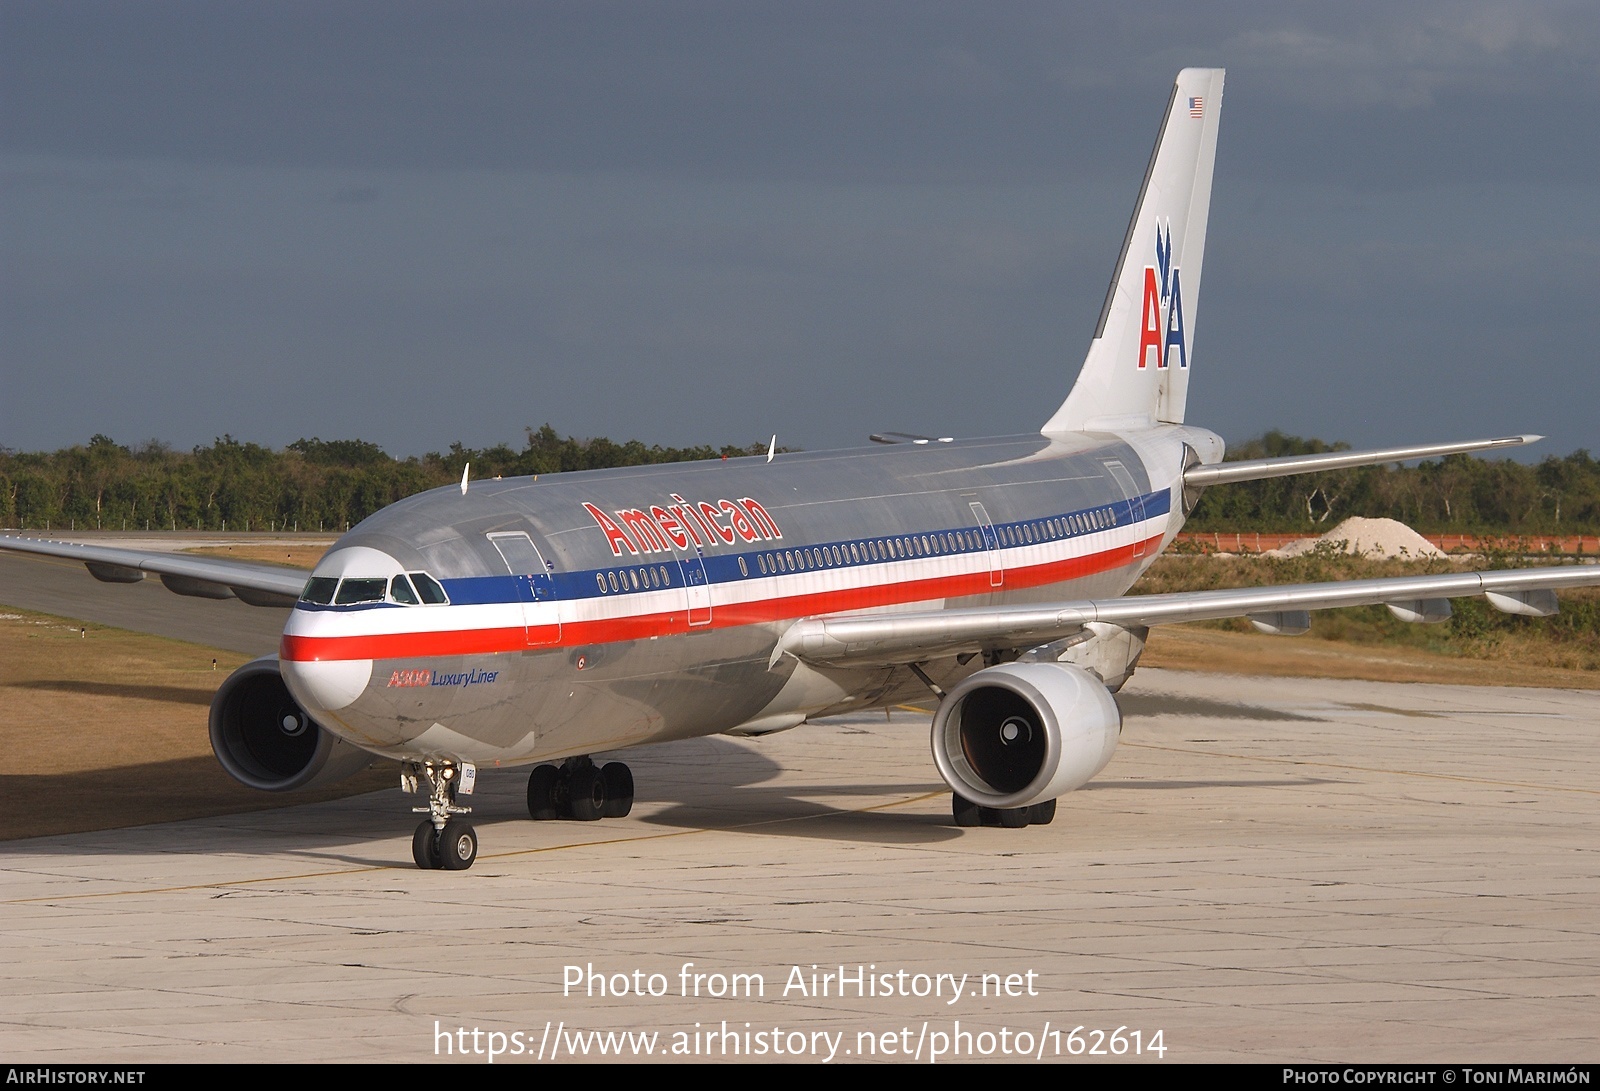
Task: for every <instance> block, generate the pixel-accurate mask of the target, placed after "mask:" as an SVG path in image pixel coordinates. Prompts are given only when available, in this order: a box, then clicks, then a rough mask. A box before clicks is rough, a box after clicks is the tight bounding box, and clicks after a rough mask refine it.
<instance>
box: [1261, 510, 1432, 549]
mask: <svg viewBox="0 0 1600 1091" xmlns="http://www.w3.org/2000/svg"><path fill="white" fill-rule="evenodd" d="M1323 543H1327V545H1329V546H1331V547H1332V548H1334V549H1337V550H1338V551H1339V552H1341V553H1350V554H1354V555H1356V556H1367V557H1442V556H1444V554H1443V553H1442V552H1440V551H1439V550H1438V549H1437V548H1436V547H1435V546H1434V545H1433V543H1431V542H1429V541H1428V539H1426V538H1424V537H1423V536H1422V535H1420V534H1418V533H1417V532H1416V531H1414V530H1412V529H1411V528H1410V527H1408V526H1406V525H1405V524H1404V523H1400V522H1396V521H1395V520H1393V519H1363V518H1360V517H1359V516H1357V517H1354V518H1350V519H1346V520H1345V521H1344V522H1342V523H1340V524H1339V525H1338V526H1336V527H1334V528H1333V529H1332V530H1330V531H1328V533H1326V534H1324V535H1323V536H1322V537H1320V538H1303V539H1301V540H1300V541H1298V542H1290V543H1289V544H1288V545H1286V546H1284V547H1283V548H1282V549H1278V550H1272V551H1271V553H1272V554H1275V555H1277V556H1280V557H1298V556H1299V555H1300V554H1302V553H1309V552H1311V551H1312V550H1314V549H1317V548H1318V547H1319V546H1322V545H1323Z"/></svg>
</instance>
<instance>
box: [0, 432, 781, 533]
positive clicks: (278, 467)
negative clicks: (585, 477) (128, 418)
mask: <svg viewBox="0 0 1600 1091" xmlns="http://www.w3.org/2000/svg"><path fill="white" fill-rule="evenodd" d="M766 450H767V446H766V444H764V443H753V444H750V445H749V446H745V447H740V446H735V445H731V444H730V445H725V446H722V447H710V446H704V447H661V446H646V445H645V444H643V443H641V442H639V441H638V440H630V441H628V442H626V443H615V442H613V441H612V440H609V439H605V438H603V437H602V438H598V439H575V438H573V437H572V436H566V437H562V436H560V435H558V434H557V433H556V431H555V429H553V428H551V427H550V426H549V425H545V426H544V427H543V428H540V429H538V430H534V429H531V428H530V429H529V430H528V434H527V443H526V444H525V445H524V446H523V448H522V449H521V450H520V451H519V450H515V449H513V448H512V447H511V446H510V445H509V444H506V443H501V444H498V445H496V446H494V447H486V448H483V449H481V450H476V449H473V448H470V447H464V446H462V445H461V444H460V443H452V444H451V445H450V449H449V450H448V451H445V452H442V453H441V452H437V451H431V452H429V453H428V454H425V455H423V456H422V457H421V458H416V457H411V458H404V459H400V458H393V457H391V456H390V455H388V454H387V453H385V452H384V450H383V448H381V447H379V446H378V445H377V444H375V443H368V442H366V441H365V440H359V439H350V440H324V439H318V438H313V439H301V440H296V441H295V442H294V443H291V444H289V445H288V446H287V447H285V448H284V449H283V450H281V451H275V450H273V449H272V448H270V447H263V446H261V445H259V444H255V443H242V442H240V441H239V440H236V439H234V438H233V437H232V436H228V435H224V436H222V437H221V438H219V439H218V440H216V442H214V443H212V444H210V445H209V446H201V447H196V448H194V449H193V450H192V451H175V450H173V449H172V448H171V447H169V446H167V445H166V444H164V443H160V442H157V441H151V442H148V443H144V444H140V445H137V446H133V447H128V446H124V445H122V444H119V443H117V442H116V441H115V440H113V439H111V438H110V437H108V436H104V435H96V436H95V437H94V438H92V439H91V440H89V442H88V443H87V444H84V445H82V446H76V447H68V448H66V449H64V450H60V451H54V452H19V451H12V450H9V449H6V448H0V526H7V527H16V528H20V529H25V530H74V529H75V530H96V529H101V530H147V529H148V530H269V531H275V530H289V531H295V530H299V531H311V530H329V531H342V530H346V529H348V528H349V527H351V526H353V525H355V524H356V523H359V522H360V521H361V520H362V519H365V518H366V517H367V516H369V515H371V514H372V513H373V512H375V511H378V510H379V509H381V508H384V507H387V506H388V505H389V504H392V503H394V502H395V501H397V500H401V499H404V498H405V497H407V496H411V495H413V494H414V493H419V492H422V491H424V490H426V489H432V488H437V487H438V486H440V485H448V484H452V483H453V482H457V481H460V480H461V473H462V471H463V469H465V467H466V465H467V463H469V462H470V463H471V464H472V476H473V477H474V478H486V477H515V476H523V475H528V474H549V473H565V472H568V471H572V470H595V469H602V468H605V467H612V466H644V465H650V464H653V463H660V462H689V461H693V460H697V459H710V458H723V457H734V456H738V455H753V454H765V453H766Z"/></svg>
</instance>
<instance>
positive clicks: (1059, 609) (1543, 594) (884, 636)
mask: <svg viewBox="0 0 1600 1091" xmlns="http://www.w3.org/2000/svg"><path fill="white" fill-rule="evenodd" d="M1596 585H1600V565H1576V566H1574V565H1566V566H1562V567H1557V568H1519V569H1510V570H1506V571H1496V572H1461V573H1446V574H1443V575H1436V576H1397V577H1392V578H1385V579H1375V580H1348V581H1344V582H1340V583H1304V584H1282V585H1278V586H1273V587H1243V588H1238V589H1233V590H1224V591H1179V592H1173V593H1170V594H1162V595H1126V596H1123V597H1121V598H1110V599H1084V600H1081V601H1077V602H1060V603H1040V604H1030V605H1020V606H1000V607H992V608H983V607H979V608H973V609H960V610H941V611H937V612H929V613H904V614H859V615H836V616H832V617H809V618H801V619H799V620H798V621H796V622H795V623H794V624H793V625H791V626H790V627H789V628H788V629H787V630H785V632H784V634H783V636H782V638H780V640H779V641H778V646H777V648H776V649H775V650H774V652H773V657H772V662H773V663H774V664H775V663H777V661H778V657H779V656H781V655H784V654H788V655H792V656H794V657H795V658H797V659H801V660H804V661H806V662H809V663H816V664H832V665H837V666H843V665H846V664H849V665H863V664H902V663H915V662H920V661H922V660H925V659H931V658H935V657H938V656H943V655H955V654H960V653H963V652H977V651H985V650H991V649H998V648H1031V647H1037V646H1038V645H1041V644H1048V643H1050V642H1051V641H1054V640H1060V639H1062V638H1064V637H1068V636H1072V635H1074V634H1076V633H1078V632H1080V631H1081V630H1082V629H1083V627H1084V626H1085V625H1087V624H1089V623H1090V622H1103V623H1109V624H1112V625H1119V626H1122V627H1124V628H1133V627H1148V626H1153V625H1170V624H1173V623H1176V622H1181V621H1212V620H1216V619H1218V618H1230V617H1248V618H1250V619H1251V620H1252V621H1253V622H1255V624H1256V627H1257V628H1260V629H1262V630H1263V631H1266V632H1275V633H1283V634H1286V635H1294V634H1297V633H1301V632H1304V631H1305V630H1306V628H1307V627H1308V626H1309V624H1310V622H1309V618H1308V616H1307V613H1306V612H1307V611H1310V610H1331V609H1335V608H1338V607H1341V606H1371V605H1375V604H1377V603H1384V604H1387V605H1388V606H1389V607H1390V609H1392V610H1394V612H1395V613H1396V614H1397V615H1398V616H1400V617H1402V618H1405V619H1406V620H1411V621H1440V620H1443V619H1444V618H1446V617H1448V616H1449V604H1448V600H1449V599H1452V598H1463V597H1466V596H1469V595H1484V596H1486V597H1487V598H1488V599H1489V601H1490V603H1491V605H1493V606H1495V607H1496V608H1497V609H1500V610H1503V611H1506V612H1508V613H1518V614H1527V615H1530V616H1534V617H1543V616H1547V615H1549V614H1553V613H1555V612H1556V598H1555V592H1556V591H1557V590H1558V589H1561V588H1568V587H1590V586H1596Z"/></svg>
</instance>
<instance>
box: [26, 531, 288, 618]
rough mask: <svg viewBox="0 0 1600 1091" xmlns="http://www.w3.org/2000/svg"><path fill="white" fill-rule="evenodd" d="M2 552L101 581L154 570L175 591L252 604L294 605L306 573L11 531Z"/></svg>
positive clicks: (129, 579) (135, 577) (132, 579)
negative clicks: (70, 566)
mask: <svg viewBox="0 0 1600 1091" xmlns="http://www.w3.org/2000/svg"><path fill="white" fill-rule="evenodd" d="M0 550H6V551H9V552H13V553H32V554H35V555H37V556H44V557H61V558H65V559H67V560H71V561H80V562H82V563H83V564H84V566H85V567H87V568H88V569H89V574H90V575H92V576H94V578H95V579H97V580H101V581H103V582H105V583H138V582H139V581H140V580H142V579H144V578H145V575H146V574H147V573H152V574H154V575H156V576H159V577H160V579H161V582H162V583H163V584H165V585H166V587H167V589H168V590H169V591H173V592H176V593H177V594H180V595H192V596H194V597H196V598H204V599H226V598H237V599H240V600H242V601H244V602H247V603H249V604H250V605H251V606H278V607H285V606H293V605H294V603H295V600H296V599H297V598H299V597H300V592H301V590H302V589H303V588H304V587H305V585H306V579H307V577H308V573H305V572H299V571H296V570H294V569H290V568H280V567H278V566H277V565H271V564H254V563H252V562H250V561H231V560H227V559H226V558H222V557H195V556H189V555H185V554H181V553H151V552H146V551H144V550H139V549H116V548H114V547H111V546H91V545H78V544H76V543H74V542H52V541H46V540H42V539H38V538H22V537H18V536H17V535H14V534H0Z"/></svg>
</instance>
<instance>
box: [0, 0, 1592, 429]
mask: <svg viewBox="0 0 1600 1091" xmlns="http://www.w3.org/2000/svg"><path fill="white" fill-rule="evenodd" d="M1597 43H1600V9H1597V8H1596V7H1595V6H1594V5H1592V4H1577V3H1572V4H1538V3H1524V4H1515V5H1513V4H1488V3H1476V4H1475V3H1420V4H1410V5H1404V6H1396V5H1389V4H1378V3H1352V4H1340V5H1329V4H1326V3H1319V4H1265V3H1260V4H1236V5H1227V6H1225V7H1211V6H1205V5H1188V4H1177V3H1170V4H1158V5H1138V6H1124V7H1111V6H1097V5H1076V4H1047V3H1031V4H1030V3H1016V4H1007V5H1005V6H1003V7H1001V8H998V9H996V8H979V7H977V6H974V5H970V4H954V3H952V4H935V3H916V4H870V5H863V4H859V3H848V4H847V3H812V4H805V5H796V4H788V3H783V4H779V3H773V4H753V3H745V2H739V3H673V4H646V3H626V4H616V3H602V2H596V0H584V2H581V3H570V4H557V3H541V4H538V5H526V4H510V3H504V4H496V3H483V4H469V3H458V4H450V5H439V4H434V3H414V4H407V3H393V2H386V3H328V2H323V3H317V4H303V3H273V4H254V3H252V4H226V5H217V4H209V3H170V2H169V3H162V2H150V3H140V4H127V3H123V2H107V3H76V2H62V3H52V4H36V3H20V2H15V0H9V2H0V230H3V232H4V235H3V238H4V241H5V245H6V251H7V255H8V258H7V261H6V262H5V263H3V264H0V361H3V365H4V368H5V371H6V374H7V390H6V396H5V397H4V398H3V399H0V442H4V443H7V444H8V445H11V446H22V447H46V446H57V445H62V444H66V443H71V442H77V441H81V440H82V439H83V438H85V437H86V436H88V435H90V434H92V433H93V432H95V431H102V432H106V433H108V434H111V435H116V436H119V437H127V436H133V435H140V436H142V435H159V436H163V437H166V438H168V439H171V440H172V441H174V442H175V443H178V444H180V445H182V444H188V443H192V442H199V441H204V440H209V439H210V438H211V437H212V436H213V435H216V434H219V433H221V432H223V431H230V432H232V433H233V434H235V435H242V436H247V437H251V438H255V439H258V440H261V441H264V442H271V443H283V442H286V441H289V440H292V439H294V438H297V437H298V436H300V435H303V434H305V435H309V434H312V433H313V432H316V433H320V434H323V435H360V436H362V437H364V438H367V439H371V440H375V441H378V442H381V443H383V444H384V445H385V446H386V447H389V448H390V449H392V450H397V451H402V452H408V451H418V450H421V449H425V448H426V447H429V446H433V447H442V446H443V445H445V444H447V443H448V442H450V441H451V440H453V439H462V440H464V441H466V442H469V443H474V444H476V443H484V442H492V441H494V440H497V439H515V438H516V437H517V436H518V435H519V434H520V430H521V428H522V426H524V425H527V424H534V425H537V424H540V423H543V422H544V421H546V420H549V421H550V422H552V423H553V424H555V425H556V426H557V427H558V428H561V429H564V430H569V431H574V432H579V433H588V434H600V433H609V434H612V435H638V436H641V437H643V438H646V439H650V440H655V441H660V442H672V443H690V442H707V441H722V440H739V441H743V440H748V439H752V438H762V437H764V436H765V435H767V434H769V433H770V431H772V430H773V429H777V430H779V431H780V432H783V433H785V434H786V435H785V438H786V440H788V441H791V442H794V443H797V444H801V445H805V446H812V447H817V446H825V445H835V444H841V443H846V442H853V441H856V440H859V438H860V437H862V436H864V435H865V433H866V432H868V431H870V430H873V429H883V428H890V429H894V428H898V429H904V430H910V431H916V432H939V433H941V434H949V433H966V434H970V433H974V432H994V431H1010V430H1016V429H1018V428H1027V427H1032V426H1034V425H1036V424H1037V423H1038V420H1040V419H1042V417H1043V415H1045V408H1046V407H1042V406H1043V403H1044V402H1046V401H1049V402H1051V403H1052V404H1053V403H1054V401H1055V400H1057V399H1058V398H1059V396H1060V395H1061V394H1062V393H1063V392H1064V390H1065V388H1066V386H1067V385H1068V383H1069V382H1070V378H1071V376H1072V374H1073V373H1074V372H1075V369H1076V363H1077V361H1078V359H1080V358H1081V353H1082V350H1083V348H1084V346H1085V344H1086V342H1087V338H1088V335H1089V331H1090V326H1091V323H1092V322H1093V319H1094V315H1095V313H1096V312H1097V309H1098V306H1099V302H1100V299H1101V296H1102V295H1103V292H1104V286H1105V280H1106V277H1107V276H1108V274H1109V271H1110V266H1111V263H1112V260H1113V259H1114V257H1115V254H1116V250H1117V246H1118V244H1119V242H1120V240H1121V234H1122V230H1123V228H1124V226H1125V224H1126V219H1127V214H1128V210H1129V206H1130V205H1131V203H1132V200H1133V196H1134V193H1135V190H1136V187H1137V183H1138V178H1139V174H1140V172H1141V170H1142V169H1143V166H1144V163H1145V159H1146V157H1147V156H1148V154H1149V146H1150V141H1151V139H1152V137H1153V136H1154V132H1155V127H1156V123H1157V121H1158V115H1159V111H1160V109H1161V107H1162V105H1163V104H1164V103H1165V101H1166V96H1167V92H1168V89H1169V88H1170V83H1171V79H1172V75H1173V73H1174V72H1175V71H1176V69H1177V68H1179V67H1181V66H1183V65H1187V64H1222V65H1226V66H1228V67H1229V76H1228V91H1227V104H1226V110H1225V114H1224V120H1223V126H1222V145H1221V152H1220V156H1219V160H1218V171H1217V183H1216V191H1215V192H1216V196H1215V208H1214V213H1213V217H1212V234H1211V249H1210V254H1209V256H1208V260H1207V264H1206V273H1207V277H1206V285H1205V300H1204V306H1203V308H1202V310H1203V314H1202V315H1201V317H1200V319H1199V321H1198V326H1197V330H1196V346H1197V353H1196V361H1197V367H1198V368H1200V369H1202V370H1200V371H1199V372H1197V377H1196V381H1195V386H1194V394H1193V397H1192V401H1191V410H1192V416H1193V418H1194V419H1196V420H1198V421H1201V422H1202V423H1208V424H1210V425H1211V426H1213V427H1216V428H1218V429H1219V430H1220V431H1223V432H1224V433H1225V434H1227V435H1229V436H1231V437H1233V438H1242V437H1243V436H1245V435H1249V434H1252V433H1255V432H1259V431H1261V430H1262V429H1264V428H1267V427H1272V426H1282V427H1288V428H1293V429H1296V430H1300V431H1305V432H1314V433H1317V434H1321V435H1324V436H1326V437H1328V438H1344V439H1350V440H1353V441H1357V442H1369V441H1370V442H1384V441H1389V440H1398V439H1403V438H1422V439H1426V438H1431V437H1434V436H1452V435H1455V434H1457V433H1459V432H1462V431H1463V430H1465V431H1479V430H1487V431H1490V432H1499V431H1505V430H1513V429H1515V430H1521V429H1532V430H1540V431H1544V430H1548V431H1550V432H1551V433H1552V435H1553V436H1554V437H1555V441H1556V443H1557V444H1560V445H1561V446H1560V449H1561V450H1567V449H1570V448H1572V447H1576V446H1580V445H1588V446H1591V447H1594V446H1600V438H1595V437H1593V425H1592V421H1591V420H1590V417H1591V416H1592V414H1590V413H1588V412H1587V409H1586V408H1585V407H1586V406H1587V405H1589V404H1592V402H1593V401H1594V397H1595V395H1596V394H1597V393H1600V390H1597V386H1600V381H1597V380H1596V379H1595V378H1594V377H1593V369H1592V367H1588V366H1585V364H1584V361H1585V360H1586V359H1589V358H1591V357H1592V355H1593V346H1592V341H1593V339H1592V336H1591V335H1590V333H1589V331H1588V329H1587V325H1588V319H1587V311H1588V310H1589V309H1590V308H1589V302H1588V299H1587V296H1588V294H1590V291H1589V286H1590V285H1592V283H1593V274H1592V272H1591V271H1592V269H1593V268H1594V267H1595V264H1596V261H1597V259H1600V222H1597V216H1600V213H1596V212H1595V211H1594V210H1595V209H1596V208H1597V207H1600V204H1597V202H1596V200H1595V196H1596V194H1595V189H1596V186H1597V184H1600V183H1597V181H1596V180H1597V179H1600V162H1597V161H1596V160H1597V158H1600V142H1596V141H1594V140H1593V139H1592V138H1590V137H1589V136H1588V134H1590V133H1592V131H1593V128H1594V123H1593V116H1594V112H1595V107H1596V102H1597V99H1600V63H1597V62H1600V44H1597ZM1586 354H1587V355H1586ZM64 390H69V391H71V392H72V396H71V397H64V396H63V394H62V391H64Z"/></svg>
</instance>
